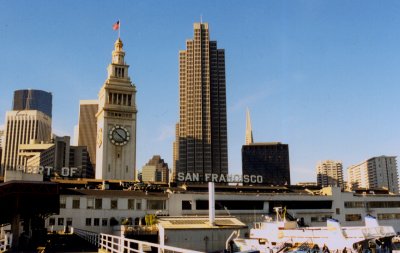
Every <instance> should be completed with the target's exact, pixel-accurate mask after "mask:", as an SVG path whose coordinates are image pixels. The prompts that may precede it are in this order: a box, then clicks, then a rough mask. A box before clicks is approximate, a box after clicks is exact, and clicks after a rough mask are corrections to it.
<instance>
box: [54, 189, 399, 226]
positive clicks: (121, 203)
mask: <svg viewBox="0 0 400 253" xmlns="http://www.w3.org/2000/svg"><path fill="white" fill-rule="evenodd" d="M229 188H230V190H229ZM238 188H239V190H240V191H241V192H238ZM178 193H179V194H178ZM208 198H209V196H208V192H207V188H201V189H197V190H196V189H191V187H188V189H186V190H184V189H181V190H179V189H178V188H175V189H173V192H172V194H166V193H162V192H144V191H132V190H89V189H70V190H68V191H65V192H62V193H61V195H60V213H59V214H58V215H53V216H51V217H49V218H48V219H47V220H46V226H47V227H48V230H51V229H54V230H63V229H64V226H65V225H66V224H68V225H69V226H73V227H76V228H80V229H84V230H88V231H94V232H102V233H113V232H116V231H115V230H114V229H115V227H114V226H115V225H121V223H122V221H124V220H126V219H127V218H130V220H132V221H133V222H132V223H133V224H138V220H140V219H143V218H144V216H145V215H146V214H158V215H161V216H162V215H166V216H172V217H174V216H188V217H196V216H197V217H201V216H207V215H208V212H209V210H208V201H209V200H208ZM275 207H286V210H287V213H289V214H290V215H291V216H292V217H293V218H294V219H299V220H300V221H301V222H302V223H303V225H307V226H310V227H321V226H326V223H327V219H328V218H334V219H337V220H339V222H340V224H341V225H342V226H364V225H365V223H364V217H365V216H366V215H372V216H375V217H377V218H378V221H379V224H380V225H383V226H393V227H394V229H395V231H397V232H400V195H393V194H387V192H386V193H377V192H374V193H370V192H343V191H341V189H340V188H339V187H326V188H322V189H321V188H319V189H313V188H310V187H307V189H306V188H304V189H301V188H299V187H294V188H290V187H254V186H252V187H245V186H239V187H238V186H232V187H227V186H224V187H223V189H222V190H220V189H218V187H216V192H215V208H216V210H215V213H216V215H217V216H227V215H229V216H231V215H233V216H234V217H236V218H238V219H239V220H240V221H242V222H243V223H245V224H247V225H248V226H249V228H251V227H252V224H253V222H258V221H262V220H265V216H266V215H272V214H274V208H275ZM142 224H143V223H142Z"/></svg>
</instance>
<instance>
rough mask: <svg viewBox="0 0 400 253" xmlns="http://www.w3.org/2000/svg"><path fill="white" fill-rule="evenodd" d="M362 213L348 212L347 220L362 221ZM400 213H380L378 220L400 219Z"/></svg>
mask: <svg viewBox="0 0 400 253" xmlns="http://www.w3.org/2000/svg"><path fill="white" fill-rule="evenodd" d="M361 219H362V218H361V214H346V221H361ZM398 219H400V213H378V220H398Z"/></svg>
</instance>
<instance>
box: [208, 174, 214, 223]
mask: <svg viewBox="0 0 400 253" xmlns="http://www.w3.org/2000/svg"><path fill="white" fill-rule="evenodd" d="M208 216H209V221H210V225H212V226H213V225H214V224H215V186H214V182H208Z"/></svg>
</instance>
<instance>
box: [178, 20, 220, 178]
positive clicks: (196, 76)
mask: <svg viewBox="0 0 400 253" xmlns="http://www.w3.org/2000/svg"><path fill="white" fill-rule="evenodd" d="M179 107H180V110H179V122H178V125H177V130H176V141H175V143H174V149H175V151H176V152H174V170H175V171H174V175H175V178H177V175H178V174H181V173H184V174H187V173H191V174H193V173H196V174H198V175H199V180H200V181H204V180H205V177H204V175H205V174H219V175H220V174H227V173H228V148H227V143H228V141H227V117H226V83H225V52H224V49H218V48H217V42H216V41H210V39H209V29H208V24H207V23H195V24H194V38H193V39H190V40H187V41H186V50H182V51H180V52H179Z"/></svg>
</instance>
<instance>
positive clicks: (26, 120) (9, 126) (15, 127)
mask: <svg viewBox="0 0 400 253" xmlns="http://www.w3.org/2000/svg"><path fill="white" fill-rule="evenodd" d="M50 139H51V118H50V117H49V116H48V115H46V114H44V113H43V112H41V111H37V110H22V111H8V112H7V113H6V120H5V144H4V151H3V154H2V158H1V164H2V171H1V172H2V173H1V174H3V173H4V170H15V169H17V167H18V166H25V165H26V161H27V158H26V157H22V156H19V155H18V153H19V145H21V144H29V143H31V142H32V141H34V142H39V143H40V142H49V141H50Z"/></svg>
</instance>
